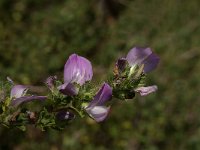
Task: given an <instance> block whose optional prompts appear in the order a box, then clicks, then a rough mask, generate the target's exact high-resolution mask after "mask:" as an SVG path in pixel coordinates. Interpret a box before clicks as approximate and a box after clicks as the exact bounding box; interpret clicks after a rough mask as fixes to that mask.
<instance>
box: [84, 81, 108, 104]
mask: <svg viewBox="0 0 200 150" xmlns="http://www.w3.org/2000/svg"><path fill="white" fill-rule="evenodd" d="M111 97H112V88H111V87H110V85H109V84H107V83H104V84H103V86H102V87H101V89H100V90H99V91H98V92H97V94H96V95H95V97H94V99H93V100H92V101H91V102H90V104H89V106H88V107H94V106H102V105H104V103H105V102H106V101H108V100H110V99H111Z"/></svg>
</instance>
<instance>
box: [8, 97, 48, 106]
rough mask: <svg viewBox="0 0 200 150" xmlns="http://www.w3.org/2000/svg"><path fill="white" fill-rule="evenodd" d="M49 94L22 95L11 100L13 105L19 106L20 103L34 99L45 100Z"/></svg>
mask: <svg viewBox="0 0 200 150" xmlns="http://www.w3.org/2000/svg"><path fill="white" fill-rule="evenodd" d="M46 99H47V96H22V97H19V98H16V99H14V100H12V101H11V106H14V107H17V106H19V105H20V104H23V103H27V102H31V101H33V100H39V101H44V100H46Z"/></svg>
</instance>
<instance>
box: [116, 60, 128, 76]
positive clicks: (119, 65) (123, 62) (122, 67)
mask: <svg viewBox="0 0 200 150" xmlns="http://www.w3.org/2000/svg"><path fill="white" fill-rule="evenodd" d="M126 64H127V60H126V58H123V57H122V58H120V59H118V60H117V62H116V64H115V66H116V67H117V73H122V72H123V71H124V70H125V68H126Z"/></svg>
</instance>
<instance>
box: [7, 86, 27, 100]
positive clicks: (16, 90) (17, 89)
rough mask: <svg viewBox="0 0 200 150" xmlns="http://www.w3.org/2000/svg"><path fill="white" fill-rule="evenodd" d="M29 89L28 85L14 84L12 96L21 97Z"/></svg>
mask: <svg viewBox="0 0 200 150" xmlns="http://www.w3.org/2000/svg"><path fill="white" fill-rule="evenodd" d="M27 90H28V88H27V86H24V85H14V86H13V87H12V89H11V92H10V96H11V98H19V97H21V96H23V95H24V94H25V93H26V91H27Z"/></svg>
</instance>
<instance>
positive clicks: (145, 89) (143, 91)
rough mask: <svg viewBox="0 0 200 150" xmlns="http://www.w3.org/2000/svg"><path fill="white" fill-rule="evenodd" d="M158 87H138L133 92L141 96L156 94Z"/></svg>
mask: <svg viewBox="0 0 200 150" xmlns="http://www.w3.org/2000/svg"><path fill="white" fill-rule="evenodd" d="M157 90H158V87H157V86H156V85H152V86H147V87H139V88H137V89H135V92H138V93H140V95H141V96H146V95H148V94H150V93H153V92H156V91H157Z"/></svg>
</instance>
